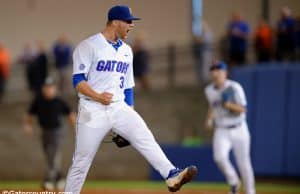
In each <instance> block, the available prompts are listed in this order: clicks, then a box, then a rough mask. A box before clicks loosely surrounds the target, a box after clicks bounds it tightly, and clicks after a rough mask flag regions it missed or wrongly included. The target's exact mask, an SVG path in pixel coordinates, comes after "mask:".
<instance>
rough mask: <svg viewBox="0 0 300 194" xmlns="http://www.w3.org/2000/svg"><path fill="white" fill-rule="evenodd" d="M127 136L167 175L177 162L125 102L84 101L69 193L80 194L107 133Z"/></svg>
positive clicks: (69, 181)
mask: <svg viewBox="0 0 300 194" xmlns="http://www.w3.org/2000/svg"><path fill="white" fill-rule="evenodd" d="M112 128H113V129H114V131H115V132H116V133H118V134H120V135H121V136H123V137H124V138H126V139H127V140H128V141H129V142H130V143H131V145H132V146H133V147H134V148H135V149H136V150H137V151H138V152H140V153H141V154H142V155H143V156H144V157H145V158H146V159H147V161H148V162H149V163H150V164H151V165H152V166H153V167H154V168H155V169H156V170H157V171H158V172H159V173H160V174H161V176H162V177H164V178H166V177H167V176H168V174H169V171H170V170H171V169H174V168H175V167H174V165H173V164H172V163H171V162H170V161H169V160H168V159H167V157H166V156H165V154H164V153H163V151H162V150H161V148H160V146H159V145H158V143H157V142H156V141H155V139H154V137H153V135H152V133H151V131H150V130H149V129H148V127H147V125H146V124H145V122H144V120H143V119H142V118H141V117H140V115H139V114H138V113H137V112H136V111H135V110H134V109H132V108H131V107H129V106H128V105H127V104H125V102H115V103H112V104H110V105H109V106H103V105H100V104H98V103H95V102H92V101H88V102H87V101H83V100H81V101H80V104H79V113H78V123H77V132H76V147H75V152H74V155H73V163H72V165H71V167H70V169H69V172H68V175H67V180H66V187H65V191H66V192H72V193H73V194H79V193H80V191H81V188H82V186H83V183H84V181H85V179H86V176H87V173H88V170H89V168H90V166H91V163H92V161H93V159H94V157H95V154H96V152H97V150H98V147H99V145H100V144H101V142H102V140H103V138H104V136H105V135H106V134H107V133H108V132H109V131H110V130H111V129H112Z"/></svg>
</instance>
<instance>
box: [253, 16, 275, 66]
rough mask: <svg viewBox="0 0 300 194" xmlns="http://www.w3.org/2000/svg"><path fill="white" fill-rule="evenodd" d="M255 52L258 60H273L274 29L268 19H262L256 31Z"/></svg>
mask: <svg viewBox="0 0 300 194" xmlns="http://www.w3.org/2000/svg"><path fill="white" fill-rule="evenodd" d="M254 38H255V40H254V42H255V44H254V46H255V52H256V58H257V61H258V62H267V61H270V60H271V54H272V44H273V42H272V41H273V40H272V29H271V27H270V26H269V24H267V22H266V21H264V20H261V21H260V22H259V24H258V26H257V29H256V32H255V37H254Z"/></svg>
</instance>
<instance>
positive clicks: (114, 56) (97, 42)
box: [73, 33, 134, 102]
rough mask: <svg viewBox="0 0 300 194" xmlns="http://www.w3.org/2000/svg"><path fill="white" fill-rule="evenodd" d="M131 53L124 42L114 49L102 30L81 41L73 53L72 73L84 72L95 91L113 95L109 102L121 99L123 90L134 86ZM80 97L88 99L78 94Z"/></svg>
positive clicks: (122, 98)
mask: <svg viewBox="0 0 300 194" xmlns="http://www.w3.org/2000/svg"><path fill="white" fill-rule="evenodd" d="M132 61H133V54H132V50H131V48H130V47H129V46H128V45H127V44H126V43H124V42H122V45H121V46H120V47H119V48H118V50H116V49H114V48H113V47H112V45H111V44H110V43H109V42H108V41H107V40H106V39H105V37H104V36H103V35H102V33H98V34H96V35H93V36H91V37H89V38H87V39H85V40H83V41H82V42H81V43H80V44H79V45H78V46H77V47H76V49H75V51H74V54H73V75H74V74H81V73H84V74H85V76H86V78H87V82H88V84H89V85H90V86H91V88H92V89H93V90H95V91H96V92H98V93H102V92H109V93H112V94H113V99H112V101H113V102H116V101H123V100H124V98H125V96H124V89H127V88H132V87H133V86H134V77H133V67H132ZM79 97H80V98H81V99H88V97H86V96H84V95H83V94H79Z"/></svg>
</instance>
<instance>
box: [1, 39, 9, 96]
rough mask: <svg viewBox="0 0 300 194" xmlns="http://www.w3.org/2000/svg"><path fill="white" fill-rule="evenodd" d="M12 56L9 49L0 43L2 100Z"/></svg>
mask: <svg viewBox="0 0 300 194" xmlns="http://www.w3.org/2000/svg"><path fill="white" fill-rule="evenodd" d="M9 64H10V57H9V53H8V51H7V49H6V48H5V47H4V46H3V45H2V44H1V43H0V102H1V100H2V97H3V94H4V90H5V84H6V80H7V79H8V77H9Z"/></svg>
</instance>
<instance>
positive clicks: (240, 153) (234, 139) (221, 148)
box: [213, 122, 255, 194]
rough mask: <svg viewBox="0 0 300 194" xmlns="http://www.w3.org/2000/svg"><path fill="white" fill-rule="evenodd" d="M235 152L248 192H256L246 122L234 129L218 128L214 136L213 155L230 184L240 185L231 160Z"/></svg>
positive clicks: (251, 193)
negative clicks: (230, 153) (231, 151)
mask: <svg viewBox="0 0 300 194" xmlns="http://www.w3.org/2000/svg"><path fill="white" fill-rule="evenodd" d="M231 149H233V154H234V157H235V160H236V162H237V166H238V169H239V172H240V174H241V177H242V180H243V184H244V187H245V191H246V193H247V194H255V180H254V174H253V169H252V165H251V159H250V134H249V131H248V126H247V124H246V122H243V123H242V124H241V125H240V126H238V127H237V128H234V129H224V128H217V129H216V130H215V133H214V136H213V155H214V160H215V162H216V164H217V166H218V167H219V168H220V170H221V171H222V172H223V174H224V175H225V178H226V181H227V182H228V184H229V185H238V184H239V177H238V175H237V173H236V171H235V169H234V167H233V166H232V164H231V162H230V160H229V152H230V150H231Z"/></svg>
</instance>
